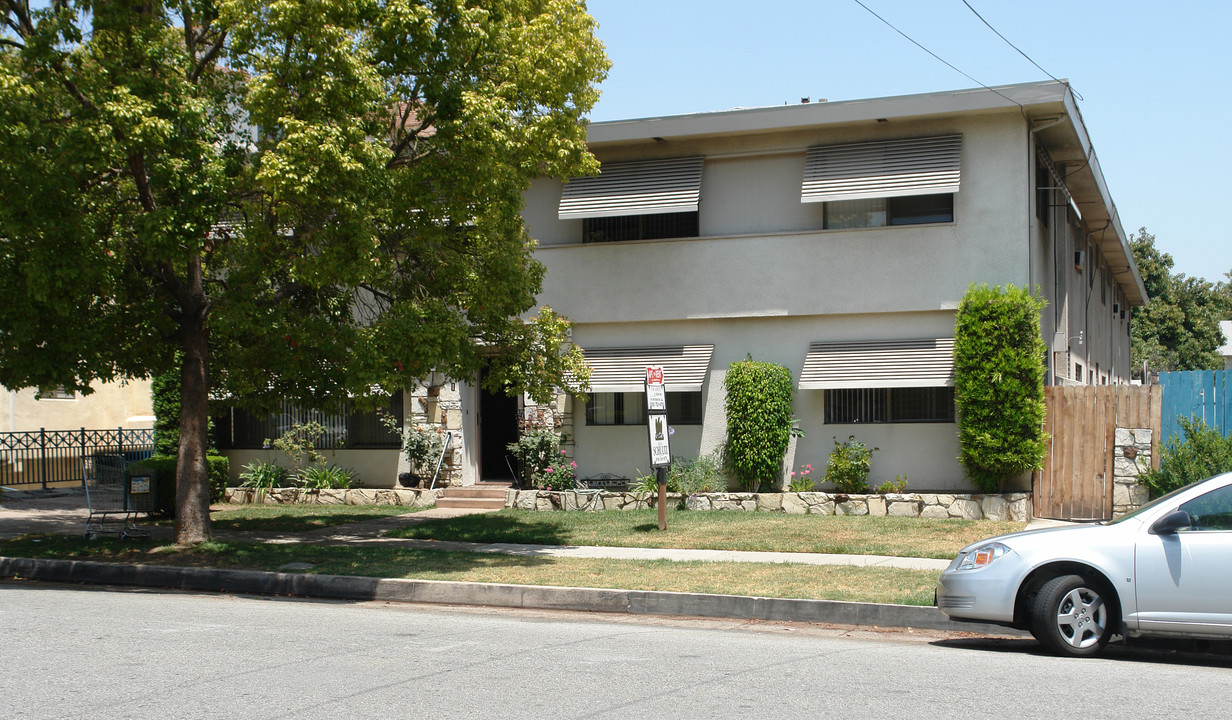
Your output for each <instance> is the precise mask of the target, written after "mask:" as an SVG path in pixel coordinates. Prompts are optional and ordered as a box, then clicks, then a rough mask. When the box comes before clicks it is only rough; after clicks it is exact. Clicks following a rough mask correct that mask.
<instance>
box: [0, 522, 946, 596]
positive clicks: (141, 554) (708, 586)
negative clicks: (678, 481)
mask: <svg viewBox="0 0 1232 720" xmlns="http://www.w3.org/2000/svg"><path fill="white" fill-rule="evenodd" d="M0 555H5V556H11V557H33V558H58V559H72V560H96V561H103V562H121V563H145V564H153V565H171V566H191V567H217V568H228V569H247V570H269V571H275V570H279V569H280V568H282V566H284V565H286V564H288V563H293V562H301V563H303V562H306V563H311V564H312V568H311V569H310V570H307V571H304V572H307V573H313V574H318V573H319V574H331V575H359V576H366V577H392V578H417V579H423V580H456V581H465V582H490V583H509V584H515V585H549V586H558V587H597V588H612V589H620V588H624V589H632V590H657V591H672V592H694V593H717V594H731V595H755V596H761V597H783V598H812V599H822V600H845V601H850V602H878V603H894V604H900V605H931V604H932V601H933V587H934V585H935V584H936V581H937V576H938V575H939V573H938V572H935V571H926V570H903V569H897V568H857V567H849V566H816V565H799V564H794V563H787V564H770V563H729V562H672V561H667V560H647V561H637V560H606V559H588V558H546V557H522V556H511V555H494V554H487V553H465V552H444V551H439V550H420V549H408V548H393V547H371V546H365V547H339V546H320V545H296V544H260V543H234V542H211V543H206V544H204V545H201V546H199V547H196V548H193V549H189V550H183V549H178V548H176V547H174V546H171V545H159V544H157V542H155V541H132V540H130V541H127V542H125V541H120V540H116V539H99V540H94V541H87V540H83V539H81V538H76V537H65V536H41V537H34V536H27V537H24V538H18V539H15V540H4V541H0Z"/></svg>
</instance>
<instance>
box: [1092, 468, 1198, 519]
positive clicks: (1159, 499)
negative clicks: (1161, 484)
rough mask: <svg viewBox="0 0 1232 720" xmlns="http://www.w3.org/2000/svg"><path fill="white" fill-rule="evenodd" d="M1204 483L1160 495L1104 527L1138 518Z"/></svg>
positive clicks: (1191, 484) (1193, 484)
mask: <svg viewBox="0 0 1232 720" xmlns="http://www.w3.org/2000/svg"><path fill="white" fill-rule="evenodd" d="M1209 479H1210V478H1207V480H1209ZM1204 482H1206V480H1199V481H1198V482H1195V483H1189V484H1188V485H1186V486H1185V487H1179V488H1177V489H1175V490H1173V491H1172V492H1170V493H1168V494H1167V495H1160V496H1159V497H1157V498H1155V499H1154V500H1152V501H1150V502H1149V503H1147V504H1146V505H1143V506H1142V507H1140V508H1138V509H1137V510H1134V511H1133V512H1129V513H1125V514H1124V515H1122V516H1121V517H1119V518H1114V519H1112V520H1109V521H1107V522H1105V523H1103V524H1104V525H1116V524H1117V523H1119V522H1124V521H1126V520H1128V519H1130V518H1132V517H1137V516H1138V515H1141V514H1142V513H1144V512H1146V511H1147V510H1150V509H1151V508H1153V507H1155V506H1156V505H1158V504H1160V503H1161V502H1164V501H1165V500H1170V499H1171V498H1173V497H1175V496H1176V495H1180V494H1181V493H1183V492H1185V491H1186V490H1188V489H1189V488H1191V487H1193V486H1195V485H1201V484H1202V483H1204Z"/></svg>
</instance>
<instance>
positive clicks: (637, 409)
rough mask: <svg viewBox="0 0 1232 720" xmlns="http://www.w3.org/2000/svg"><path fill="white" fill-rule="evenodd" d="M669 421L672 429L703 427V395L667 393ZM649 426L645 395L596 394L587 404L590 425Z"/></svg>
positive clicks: (591, 396) (587, 421)
mask: <svg viewBox="0 0 1232 720" xmlns="http://www.w3.org/2000/svg"><path fill="white" fill-rule="evenodd" d="M667 420H668V422H669V423H671V424H672V425H701V424H702V394H701V393H700V392H669V393H667ZM645 422H646V395H645V393H641V392H596V393H591V394H590V396H589V397H588V399H587V400H586V424H587V425H643V424H645Z"/></svg>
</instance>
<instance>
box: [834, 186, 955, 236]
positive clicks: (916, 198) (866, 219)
mask: <svg viewBox="0 0 1232 720" xmlns="http://www.w3.org/2000/svg"><path fill="white" fill-rule="evenodd" d="M824 207H825V210H824V213H825V218H824V220H823V221H822V227H824V228H825V229H827V230H840V229H845V228H865V227H885V226H893V225H924V224H928V223H948V222H954V196H953V195H910V196H907V197H891V198H874V199H861V200H835V201H833V202H827V203H825V206H824Z"/></svg>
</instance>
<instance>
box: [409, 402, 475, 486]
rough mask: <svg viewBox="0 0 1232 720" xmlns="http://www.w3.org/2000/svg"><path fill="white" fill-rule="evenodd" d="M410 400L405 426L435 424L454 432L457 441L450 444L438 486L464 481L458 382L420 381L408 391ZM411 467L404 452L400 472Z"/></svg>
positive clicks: (433, 425) (430, 425)
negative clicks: (431, 383)
mask: <svg viewBox="0 0 1232 720" xmlns="http://www.w3.org/2000/svg"><path fill="white" fill-rule="evenodd" d="M408 395H409V397H410V401H409V404H408V407H406V420H405V422H404V427H405V428H407V429H410V428H413V427H415V426H416V425H422V426H424V427H435V428H438V429H440V431H441V432H451V433H453V442H452V443H451V444H450V446H449V450H448V451H446V453H445V460H444V462H442V463H441V473H440V475H439V476H438V477H437V479H436V485H437V487H442V486H448V485H461V484H462V458H463V454H462V442H463V437H462V399H461V395H460V393H459V392H458V390H457V383H454V384H453V387H452V388H450V387H449V386H445V387H436V386H432V387H424V386H423V385H416V386H415V388H414V389H413V390H411V391H409V392H408ZM409 471H410V465H409V463H408V462H407V460H406V457H405V456H404V455H403V456H400V457H399V459H398V472H399V473H404V472H409Z"/></svg>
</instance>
